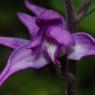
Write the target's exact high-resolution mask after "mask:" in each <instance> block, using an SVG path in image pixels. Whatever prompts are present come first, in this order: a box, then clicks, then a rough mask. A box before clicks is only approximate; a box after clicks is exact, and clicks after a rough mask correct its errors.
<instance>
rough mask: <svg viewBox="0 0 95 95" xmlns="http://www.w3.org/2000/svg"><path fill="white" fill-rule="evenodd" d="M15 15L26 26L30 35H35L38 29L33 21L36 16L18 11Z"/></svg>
mask: <svg viewBox="0 0 95 95" xmlns="http://www.w3.org/2000/svg"><path fill="white" fill-rule="evenodd" d="M17 15H18V17H19V19H20V20H21V22H22V23H23V24H24V25H25V26H26V27H27V28H28V30H29V33H30V35H31V36H34V35H36V34H37V32H38V30H39V28H38V26H37V25H36V22H35V20H36V18H35V17H32V16H29V15H28V14H25V13H18V14H17Z"/></svg>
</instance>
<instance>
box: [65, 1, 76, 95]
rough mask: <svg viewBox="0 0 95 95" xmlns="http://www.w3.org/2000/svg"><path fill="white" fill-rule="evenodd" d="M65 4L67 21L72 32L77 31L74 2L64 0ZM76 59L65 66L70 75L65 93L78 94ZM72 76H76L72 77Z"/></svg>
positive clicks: (67, 73) (68, 94)
mask: <svg viewBox="0 0 95 95" xmlns="http://www.w3.org/2000/svg"><path fill="white" fill-rule="evenodd" d="M64 1H65V6H66V14H67V16H66V17H67V22H68V28H69V31H70V32H71V33H75V32H76V31H77V27H76V18H75V13H74V9H73V3H72V0H64ZM76 65H77V64H76V61H75V60H74V61H73V60H68V59H67V62H66V66H65V67H66V68H65V70H66V71H65V75H66V76H67V77H68V80H65V84H66V88H65V94H66V95H76V92H77V91H76V87H77V83H76V79H77V76H76V68H77V66H76ZM72 76H73V77H74V78H72Z"/></svg>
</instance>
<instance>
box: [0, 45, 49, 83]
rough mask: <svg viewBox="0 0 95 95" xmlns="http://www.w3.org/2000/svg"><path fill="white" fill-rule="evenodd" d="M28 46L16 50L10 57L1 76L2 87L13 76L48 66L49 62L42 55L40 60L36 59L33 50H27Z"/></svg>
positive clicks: (42, 54)
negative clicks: (29, 69)
mask: <svg viewBox="0 0 95 95" xmlns="http://www.w3.org/2000/svg"><path fill="white" fill-rule="evenodd" d="M26 47H27V45H24V46H22V47H20V48H18V49H17V50H15V51H14V52H13V53H12V55H11V56H10V58H9V60H8V63H7V65H6V67H5V69H4V70H3V71H2V73H1V74H0V85H2V84H3V83H4V82H5V80H7V79H8V78H9V77H10V76H11V75H12V74H14V73H16V72H18V71H21V70H24V69H27V68H36V69H37V68H41V67H43V66H45V65H47V64H48V62H49V60H47V58H46V57H45V56H44V53H41V54H40V55H39V57H38V58H36V59H35V56H36V55H35V54H34V53H33V51H32V49H27V48H26Z"/></svg>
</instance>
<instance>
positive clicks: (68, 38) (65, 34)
mask: <svg viewBox="0 0 95 95" xmlns="http://www.w3.org/2000/svg"><path fill="white" fill-rule="evenodd" d="M48 31H49V34H50V36H51V37H52V38H53V39H55V40H56V41H57V42H58V43H59V44H61V45H65V46H70V45H72V44H74V43H75V41H74V38H73V36H72V35H71V34H70V32H69V31H67V30H65V29H63V28H62V27H60V26H52V27H50V28H49V30H48Z"/></svg>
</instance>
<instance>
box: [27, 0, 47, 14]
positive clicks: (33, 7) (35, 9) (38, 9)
mask: <svg viewBox="0 0 95 95" xmlns="http://www.w3.org/2000/svg"><path fill="white" fill-rule="evenodd" d="M25 5H26V7H27V8H28V9H29V10H30V11H32V12H33V13H35V14H36V15H40V14H42V13H43V12H45V11H46V10H47V9H45V8H42V7H39V6H36V5H33V4H31V3H30V2H29V1H28V0H25Z"/></svg>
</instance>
